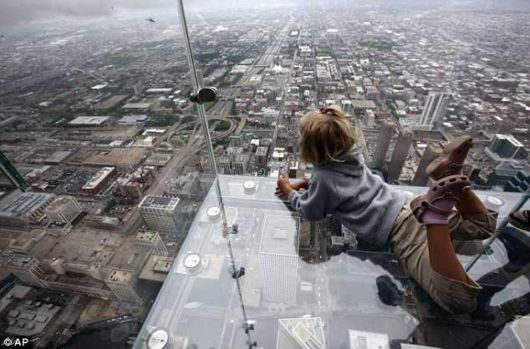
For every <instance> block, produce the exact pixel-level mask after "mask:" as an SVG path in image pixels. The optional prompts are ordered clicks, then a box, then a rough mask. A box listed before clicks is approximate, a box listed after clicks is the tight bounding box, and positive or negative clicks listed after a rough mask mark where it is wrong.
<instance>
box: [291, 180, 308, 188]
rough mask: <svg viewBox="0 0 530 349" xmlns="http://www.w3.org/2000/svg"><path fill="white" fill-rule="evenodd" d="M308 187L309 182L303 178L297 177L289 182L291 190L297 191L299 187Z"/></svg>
mask: <svg viewBox="0 0 530 349" xmlns="http://www.w3.org/2000/svg"><path fill="white" fill-rule="evenodd" d="M308 187H309V182H308V181H307V180H305V179H297V180H296V181H294V182H293V183H291V188H293V190H296V191H299V190H300V189H302V188H304V189H307V188H308Z"/></svg>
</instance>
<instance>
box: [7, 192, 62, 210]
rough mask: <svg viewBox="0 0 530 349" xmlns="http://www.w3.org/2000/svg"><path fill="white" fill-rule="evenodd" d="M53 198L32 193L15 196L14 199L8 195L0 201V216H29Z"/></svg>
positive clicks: (48, 195)
mask: <svg viewBox="0 0 530 349" xmlns="http://www.w3.org/2000/svg"><path fill="white" fill-rule="evenodd" d="M53 197H54V195H53V194H46V193H32V192H27V193H20V194H16V195H15V197H12V196H11V195H9V196H8V197H6V198H4V200H2V201H0V214H11V215H18V214H27V215H31V214H32V213H33V212H35V211H37V210H39V209H40V208H41V207H42V206H43V205H44V204H46V203H47V202H48V201H49V200H50V199H51V198H53Z"/></svg>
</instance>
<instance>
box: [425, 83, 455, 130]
mask: <svg viewBox="0 0 530 349" xmlns="http://www.w3.org/2000/svg"><path fill="white" fill-rule="evenodd" d="M450 96H451V95H450V94H448V93H444V92H431V93H429V96H428V97H427V102H426V103H425V108H424V109H423V113H422V115H421V118H420V122H419V124H418V126H420V127H422V128H426V129H428V130H432V129H433V128H434V127H437V126H438V125H439V123H440V121H441V120H442V119H443V118H444V116H445V115H446V113H447V106H448V105H449V98H450Z"/></svg>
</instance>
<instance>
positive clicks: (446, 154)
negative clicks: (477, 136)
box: [425, 135, 473, 181]
mask: <svg viewBox="0 0 530 349" xmlns="http://www.w3.org/2000/svg"><path fill="white" fill-rule="evenodd" d="M472 146H473V138H471V137H470V136H467V135H465V136H460V137H458V138H455V139H453V140H452V141H451V142H450V143H449V144H448V145H447V146H446V147H445V148H444V150H443V153H442V155H440V156H439V157H438V158H437V159H435V160H434V161H433V162H431V163H430V164H429V166H427V169H426V170H425V172H426V173H427V174H428V175H429V176H430V177H431V178H432V179H433V180H435V181H437V180H439V179H442V178H444V177H447V176H453V175H461V174H462V168H463V167H464V161H465V160H466V156H467V153H468V152H469V149H471V147H472Z"/></svg>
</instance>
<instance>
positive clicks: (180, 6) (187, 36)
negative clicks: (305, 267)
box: [177, 0, 228, 235]
mask: <svg viewBox="0 0 530 349" xmlns="http://www.w3.org/2000/svg"><path fill="white" fill-rule="evenodd" d="M177 4H178V10H179V18H180V25H181V28H182V34H183V35H184V45H185V46H186V57H187V59H188V65H189V68H190V73H191V78H192V83H193V88H194V90H195V91H198V90H199V89H200V88H201V86H200V79H199V74H198V72H197V68H196V67H195V59H194V58H193V50H192V48H191V41H190V33H189V28H188V22H187V20H186V13H185V11H184V3H183V0H178V1H177ZM197 108H198V112H199V120H200V122H201V126H202V130H203V136H204V139H205V141H206V148H207V151H208V157H209V158H210V162H211V163H212V168H213V172H214V175H215V180H214V185H215V191H216V193H217V201H218V203H219V209H220V210H221V215H222V218H223V235H227V234H228V223H227V220H226V212H225V207H224V202H223V196H222V194H221V186H220V184H219V172H218V170H217V163H216V162H215V155H214V150H213V145H212V140H211V138H210V128H209V127H208V119H207V118H206V110H205V109H204V106H203V105H202V104H199V105H198V106H197Z"/></svg>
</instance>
